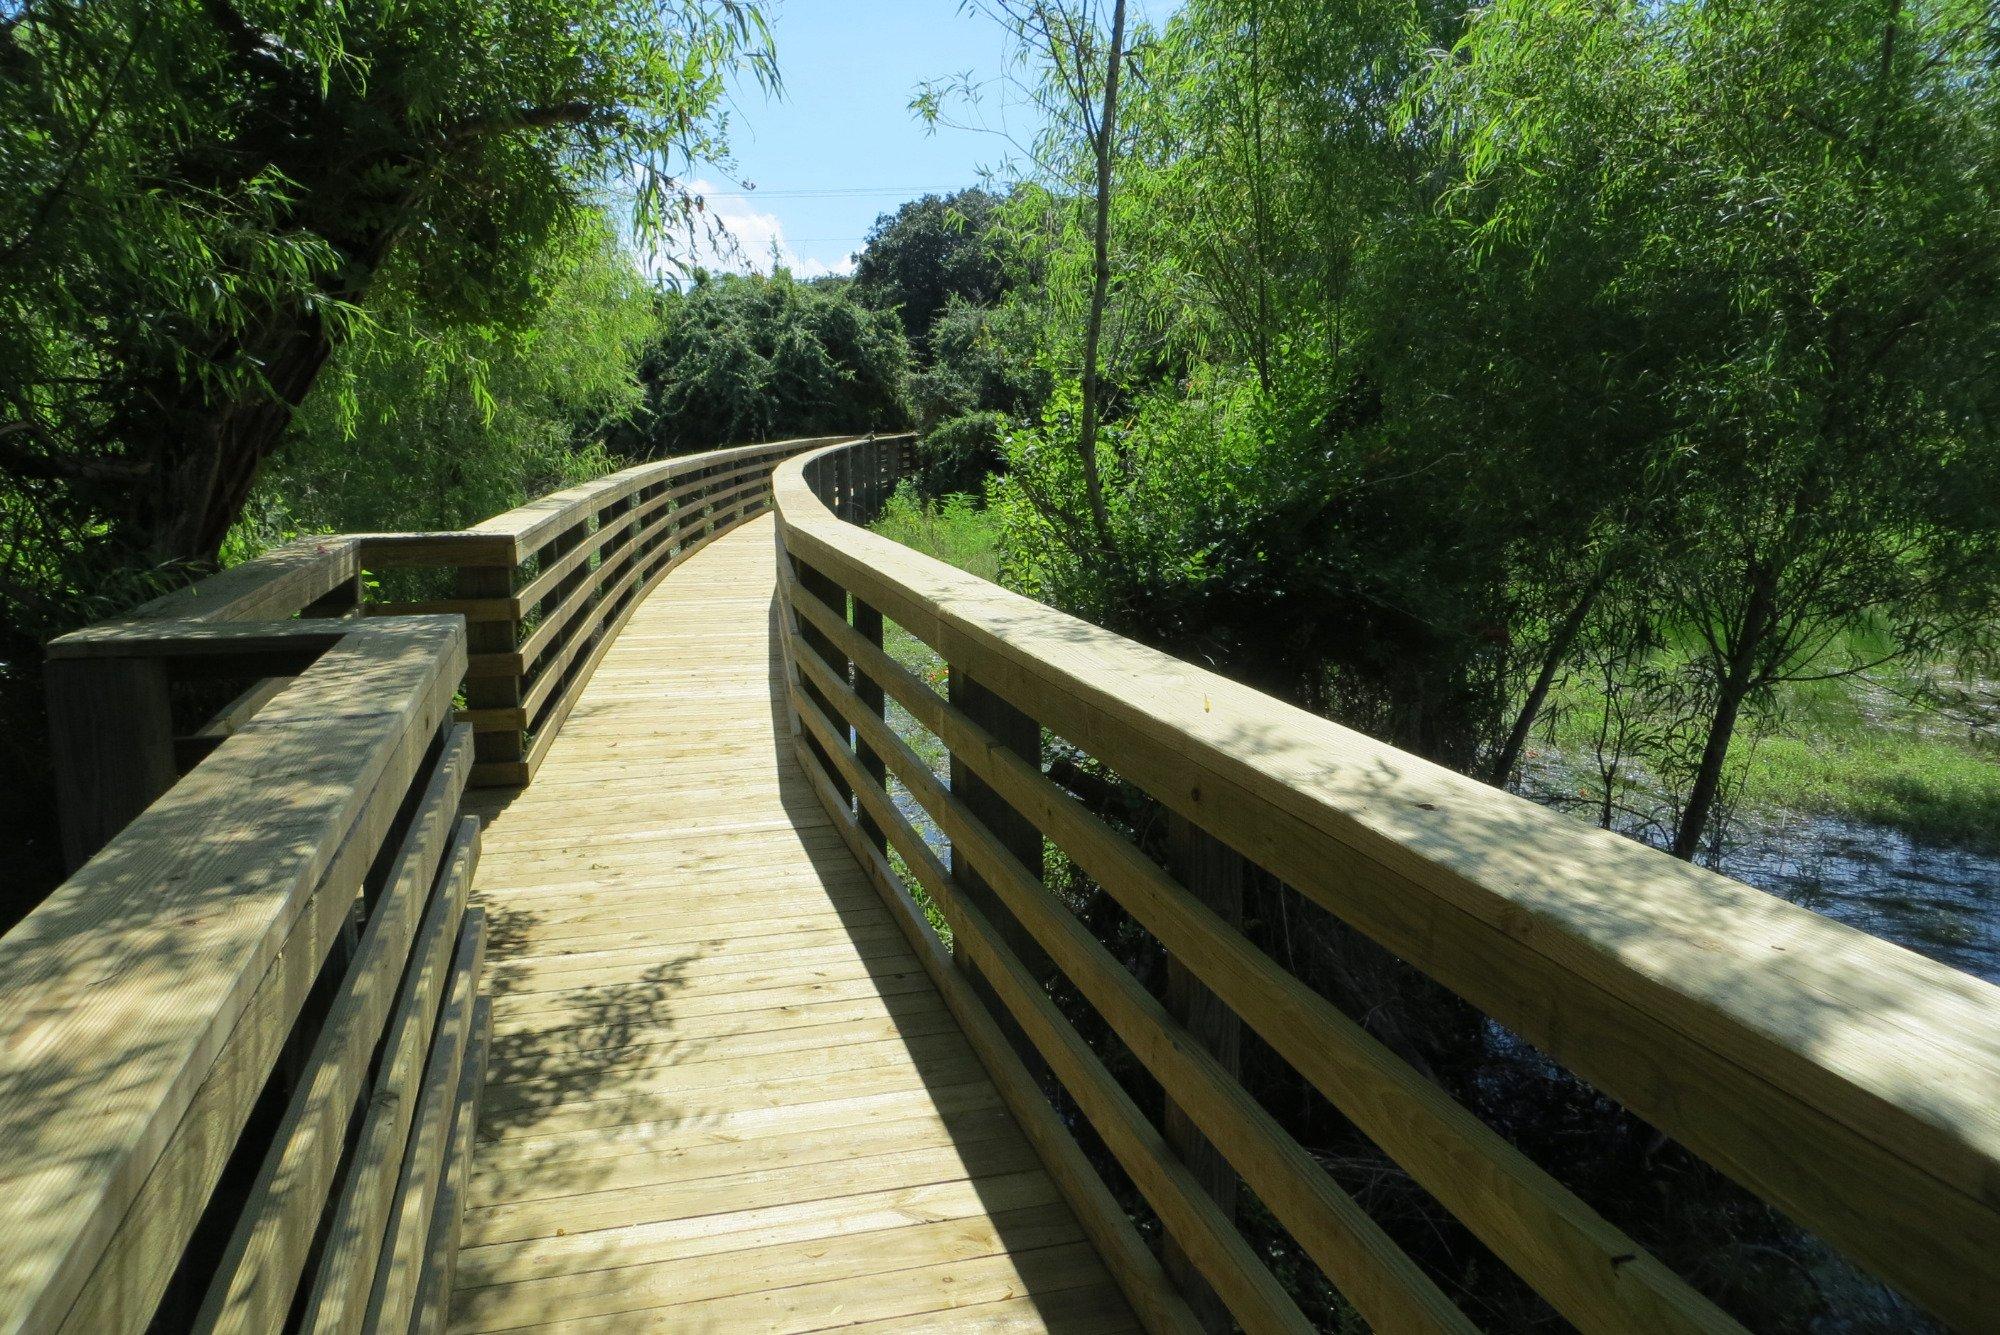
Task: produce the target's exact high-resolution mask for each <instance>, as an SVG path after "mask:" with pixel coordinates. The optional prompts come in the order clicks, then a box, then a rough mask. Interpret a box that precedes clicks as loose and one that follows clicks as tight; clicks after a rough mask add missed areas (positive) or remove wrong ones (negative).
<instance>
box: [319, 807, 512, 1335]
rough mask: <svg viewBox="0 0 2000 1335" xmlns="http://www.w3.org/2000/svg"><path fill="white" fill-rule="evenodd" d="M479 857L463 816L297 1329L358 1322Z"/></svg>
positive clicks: (330, 1328)
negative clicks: (299, 1325)
mask: <svg viewBox="0 0 2000 1335" xmlns="http://www.w3.org/2000/svg"><path fill="white" fill-rule="evenodd" d="M478 858H479V824H478V822H477V821H476V820H474V819H473V818H472V817H469V816H468V817H465V818H464V819H462V820H460V821H459V823H458V827H457V830H456V832H455V833H454V836H453V839H452V849H451V853H450V854H449V856H448V857H447V859H446V867H445V874H444V880H443V881H442V882H441V883H440V884H439V886H438V888H437V890H436V891H435V892H434V893H433V894H432V895H431V901H430V907H429V908H428V909H427V910H426V912H425V914H424V924H423V928H422V929H421V931H419V933H418V935H417V940H416V944H415V945H414V946H412V947H411V950H410V960H409V965H408V967H407V969H406V970H405V972H404V976H403V987H402V990H401V992H400V993H399V995H398V997H397V1000H396V1013H395V1015H394V1016H393V1017H392V1018H391V1020H390V1022H389V1033H388V1036H387V1038H386V1039H384V1042H383V1052H382V1060H381V1065H380V1073H379V1074H378V1076H377V1078H376V1081H375V1087H374V1091H373V1092H372V1093H371V1094H370V1096H369V1099H368V1107H367V1111H366V1113H365V1114H364V1116H363V1118H362V1123H361V1134H360V1138H359V1139H358V1141H357V1142H356V1145H355V1150H354V1154H353V1157H352V1158H351V1159H350V1161H349V1166H348V1171H347V1175H346V1179H345V1181H344V1182H343V1184H342V1186H341V1190H340V1196H339V1199H337V1200H336V1201H335V1202H334V1206H333V1210H332V1212H331V1214H330V1215H329V1224H328V1227H327V1232H326V1242H325V1246H324V1250H323V1251H322V1253H321V1255H320V1260H319V1265H318V1268H317V1269H316V1270H315V1271H314V1274H313V1277H312V1284H311V1287H310V1288H309V1289H308V1290H307V1294H306V1301H305V1306H304V1309H303V1310H304V1320H303V1322H302V1323H301V1329H303V1330H307V1331H312V1332H316V1335H354V1332H357V1331H359V1330H361V1329H362V1320H363V1317H364V1315H365V1313H366V1309H367V1305H368V1296H369V1293H370V1292H371V1290H372V1289H373V1286H374V1279H375V1272H376V1268H377V1265H378V1262H379V1259H380V1256H381V1250H382V1240H383V1237H384V1235H385V1233H386V1232H387V1229H388V1223H389V1215H390V1211H391V1209H392V1207H393V1204H394V1201H395V1197H396V1187H397V1175H398V1170H399V1168H400V1167H401V1165H402V1162H403V1155H404V1151H405V1147H406V1146H407V1144H408V1141H409V1132H410V1124H411V1122H412V1121H413V1120H414V1118H415V1114H416V1104H417V1099H416V1092H417V1091H418V1089H419V1088H420V1086H421V1085H422V1082H423V1064H424V1059H425V1057H426V1055H427V1054H428V1053H429V1052H430V1050H431V1039H432V1036H433V1034H434V1033H435V1031H436V1027H437V1020H438V1014H439V1012H440V1011H441V1010H442V1009H443V999H444V995H445V989H446V982H447V980H448V979H449V978H450V977H451V972H452V970H451V963H452V951H453V948H454V947H455V946H456V944H457V942H458V937H459V928H460V925H461V920H462V918H463V917H464V912H465V903H466V899H467V897H468V896H469V894H470V891H471V884H472V875H473V872H474V870H475V868H476V866H477V864H478Z"/></svg>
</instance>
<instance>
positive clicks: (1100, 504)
mask: <svg viewBox="0 0 2000 1335" xmlns="http://www.w3.org/2000/svg"><path fill="white" fill-rule="evenodd" d="M1124 58H1125V0H1117V3H1116V4H1114V5H1113V6H1112V11H1111V52H1110V58H1109V63H1108V66H1107V68H1106V70H1105V75H1104V108H1103V111H1102V113H1101V114H1100V115H1099V117H1098V121H1097V134H1096V135H1095V136H1094V139H1095V142H1094V143H1093V144H1092V145H1091V147H1092V149H1093V150H1094V152H1095V153H1096V156H1097V219H1096V226H1095V228H1094V229H1093V233H1094V234H1093V236H1092V239H1091V249H1092V256H1091V285H1090V314H1089V319H1088V321H1087V322H1086V324H1085V326H1084V333H1083V422H1082V426H1081V428H1080V430H1079V431H1078V434H1077V445H1076V448H1077V454H1078V458H1079V462H1080V463H1081V464H1082V465H1083V489H1084V495H1085V498H1086V499H1087V501H1088V503H1089V505H1090V523H1091V527H1092V528H1093V529H1095V530H1096V537H1097V541H1098V544H1099V546H1101V547H1103V548H1104V549H1106V550H1109V549H1110V547H1111V517H1110V515H1109V513H1108V512H1107V511H1106V510H1105V507H1104V481H1103V479H1102V478H1101V477H1100V476H1099V475H1098V470H1097V419H1098V416H1099V415H1100V414H1101V413H1102V411H1103V405H1102V403H1101V402H1100V400H1101V399H1102V397H1103V393H1102V387H1101V386H1100V384H1099V382H1098V346H1099V344H1100V343H1101V342H1102V341H1103V337H1104V307H1105V305H1106V303H1107V302H1108V301H1109V300H1110V295H1111V154H1112V148H1113V146H1114V145H1115V144H1116V142H1117V135H1118V74H1119V69H1120V66H1121V65H1122V64H1123V61H1124Z"/></svg>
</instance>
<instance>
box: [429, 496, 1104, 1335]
mask: <svg viewBox="0 0 2000 1335" xmlns="http://www.w3.org/2000/svg"><path fill="white" fill-rule="evenodd" d="M775 573H776V555H775V550H774V544H773V535H772V521H771V519H770V518H769V517H768V516H767V517H765V518H762V519H758V520H756V521H754V522H752V523H749V524H746V525H744V526H743V527H741V528H739V529H738V530H736V531H735V532H733V533H731V534H729V535H727V536H726V537H723V538H721V539H718V540H717V541H715V542H714V543H712V544H711V545H710V546H709V547H708V548H706V549H705V550H703V551H702V552H700V553H699V554H697V555H696V556H694V557H693V558H691V559H690V560H689V561H688V563H687V564H686V565H685V566H683V567H682V568H681V569H679V570H677V571H676V572H675V573H674V574H673V575H672V576H671V577H669V578H668V579H667V580H666V581H665V582H664V583H663V584H662V585H661V586H660V587H659V588H658V589H657V590H655V591H654V593H653V594H652V595H651V597H650V598H649V599H648V600H647V602H646V603H645V604H644V605H643V606H642V607H640V608H639V609H638V611H637V613H636V614H635V615H634V616H633V618H632V620H631V622H630V623H629V624H628V625H627V626H626V627H625V629H624V631H623V633H622V634H621V635H620V636H619V638H618V640H617V642H616V643H615V644H614V645H613V646H612V648H611V650H610V652H609V653H608V654H607V655H606V657H605V659H604V662H603V663H602V664H601V665H600V667H599V668H598V670H597V673H596V675H595V677H594V678H593V679H592V681H591V683H590V686H589V688H588V689H587V691H586V692H585V694H584V696H583V698H582V700H581V701H580V702H579V704H578V706H577V708H576V710H575V712H574V713H573V714H572V715H571V716H570V718H569V720H568V722H567V723H566V724H565V725H564V728H563V731H562V734H561V736H560V737H559V738H558V739H557V741H556V743H555V745H554V746H553V748H552V749H551V750H550V752H549V756H548V759H547V761H546V762H545V763H544V765H543V766H542V769H541V771H540V773H539V774H538V775H537V777H536V779H535V782H534V784H533V785H532V786H531V787H529V788H528V789H526V790H524V791H522V792H521V793H519V794H518V795H512V796H511V797H490V798H488V799H487V800H486V801H485V802H484V803H483V804H482V803H475V804H474V805H475V806H476V807H478V808H479V809H480V810H481V814H483V815H486V816H487V817H488V818H489V825H488V829H487V833H486V839H485V853H484V856H483V857H482V860H481V863H480V868H479V875H478V881H477V885H478V893H479V898H480V901H481V902H482V903H483V904H484V906H485V908H486V912H487V915H488V919H489V924H490V930H491V937H490V944H489V947H488V955H487V959H488V966H487V967H488V970H489V972H490V974H491V977H492V979H493V988H494V994H495V996H494V1013H493V1015H494V1023H493V1030H494V1038H493V1055H492V1066H491V1073H490V1075H489V1077H488V1083H487V1088H486V1094H485V1099H484V1103H483V1108H482V1114H481V1134H480V1139H479V1143H478V1146H477V1149H476V1151H475V1162H474V1172H473V1181H472V1184H471V1187H470V1195H469V1200H468V1208H467V1210H466V1213H465V1221H464V1233H463V1240H462V1246H463V1252H462V1254H461V1256H460V1259H459V1263H458V1274H457V1280H456V1285H455V1290H454V1293H455V1298H454V1304H453V1307H454V1310H453V1328H454V1329H457V1330H464V1331H484V1330H508V1329H518V1328H522V1327H560V1328H561V1329H564V1330H603V1331H619V1332H625V1331H637V1330H673V1331H689V1330H729V1331H734V1330H758V1331H764V1330H787V1331H793V1330H796V1331H803V1330H817V1329H823V1328H828V1327H840V1326H858V1327H862V1328H866V1329H871V1330H880V1329H890V1328H894V1329H951V1330H954V1331H962V1330H1003V1329H1004V1330H1043V1329H1061V1330H1071V1331H1091V1332H1099V1331H1116V1330H1125V1329H1130V1328H1134V1323H1133V1321H1132V1318H1131V1315H1130V1313H1129V1311H1128V1310H1127V1308H1126V1306H1125V1303H1124V1301H1123V1299H1122V1298H1121V1296H1120V1295H1119V1293H1118V1291H1117V1288H1116V1287H1115V1285H1114V1284H1113V1283H1112V1281H1111V1279H1110V1276H1109V1275H1108V1274H1107V1273H1106V1272H1105V1270H1104V1268H1103V1266H1102V1265H1101V1264H1100V1262H1099V1261H1098V1258H1097V1256H1096V1254H1095V1253H1094V1252H1093V1251H1092V1249H1091V1247H1090V1245H1089V1244H1088V1243H1087V1242H1085V1241H1084V1239H1083V1234H1082V1231H1081V1230H1080V1229H1079V1227H1078V1225H1077V1223H1076V1220H1075V1218H1074V1217H1073V1216H1072V1215H1071V1213H1070V1211H1069V1208H1068V1207H1067V1206H1066V1205H1065V1204H1064V1203H1063V1201H1062V1198H1061V1197H1060V1195H1059V1194H1058V1192H1057V1190H1056V1188H1055V1186H1054V1185H1053V1183H1052V1182H1051V1181H1050V1180H1049V1177H1048V1176H1047V1174H1046V1173H1045V1172H1044V1171H1043V1169H1042V1167H1041V1164H1040V1163H1039V1161H1038V1160H1037V1159H1036V1158H1035V1156H1034V1153H1033V1152H1032V1151H1031V1149H1030V1148H1029V1146H1028V1144H1027V1142H1026V1141H1025V1140H1024V1139H1023V1137H1022V1135H1021V1133H1020V1131H1019V1130H1018V1129H1017V1128H1016V1126H1015V1125H1014V1123H1013V1121H1012V1119H1011V1117H1010V1116H1009V1115H1008V1113H1007V1111H1006V1109H1005V1108H1004V1107H1003V1106H1002V1104H1001V1102H1000V1098H999V1095H998V1094H997V1093H996V1092H995V1090H994V1088H993V1086H992V1084H991V1083H990V1081H989V1080H988V1079H987V1077H986V1074H985V1072H984V1070H983V1069H982V1068H981V1067H980V1065H979V1063H978V1061H977V1060H976V1059H975V1057H974V1056H973V1053H972V1050H971V1049H970V1047H969V1046H968V1045H967V1043H966V1041H965V1039H964V1038H963V1037H962V1036H961V1035H960V1033H959V1031H958V1029H957V1027H956V1025H955V1023H954V1021H953V1019H952V1017H951V1015H950V1012H949V1011H948V1010H947V1009H946V1008H945V1005H944V1002H943V1000H942V998H940V997H939V995H938V994H937V992H936V990H935V988H934V987H933V986H932V984H931V982H930V981H929V979H928V978H927V977H926V976H925V974H924V972H923V969H922V967H921V966H920V964H919V963H918V961H917V959H916V957H915V956H914V955H913V954H912V953H911V951H910V948H909V946H908V944H907V943H906V942H905V941H904V939H903V937H902V936H901V934H900V933H899V932H898V930H897V928H896V925H895V923H894V922H893V921H892V919H891V918H890V916H889V913H888V911H887V909H886V908H885V907H884V906H883V904H882V902H881V900H880V898H879V897H878V895H877V892H876V891H875V889H874V888H873V887H872V886H871V885H870V883H869V882H868V879H867V878H866V876H865V875H864V874H863V872H862V871H861V869H860V867H859V866H858V865H857V864H856V863H855V862H854V860H853V858H852V856H851V855H850V854H849V853H848V851H847V850H846V848H845V847H844V846H843V845H842V844H841V842H840V839H839V837H838V835H837V834H836V832H835V830H834V828H833V826H832V824H831V822H830V821H829V820H828V818H827V816H826V814H825V812H824V811H823V810H822V809H821V808H820V806H819V804H818V802H817V800H816V799H815V797H814V795H813V792H812V789H811V787H810V786H809V784H808V783H807V780H806V777H805V775H804V774H803V773H802V772H801V771H800V769H799V768H798V765H797V762H796V761H795V759H794V758H793V756H792V752H791V747H790V744H789V728H790V724H789V720H788V717H787V711H786V708H785V705H784V669H783V665H782V663H781V662H780V660H779V650H778V645H777V640H776V636H775V630H776V616H777V611H776V605H775V603H774V581H775Z"/></svg>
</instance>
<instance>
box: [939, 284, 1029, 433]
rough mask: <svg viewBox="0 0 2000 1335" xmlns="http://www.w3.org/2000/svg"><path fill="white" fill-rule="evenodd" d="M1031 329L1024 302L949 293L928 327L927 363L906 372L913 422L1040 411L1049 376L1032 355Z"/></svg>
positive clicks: (1025, 414) (1024, 415)
mask: <svg viewBox="0 0 2000 1335" xmlns="http://www.w3.org/2000/svg"><path fill="white" fill-rule="evenodd" d="M1037 334H1038V325H1037V321H1036V320H1035V318H1034V313H1033V312H1032V311H1031V310H1029V308H1028V307H1026V306H1025V305H1022V304H1019V303H1008V304H1003V305H999V306H975V305H972V304H971V303H970V302H967V301H965V300H963V299H961V298H958V297H954V298H953V299H952V301H951V303H950V304H949V305H948V306H946V307H945V310H944V313H943V314H942V315H940V316H939V317H938V320H937V323H936V324H935V325H933V326H932V327H931V332H930V349H929V360H928V362H927V364H926V365H925V366H924V367H923V368H922V369H921V370H919V371H917V372H916V373H915V374H913V375H912V376H911V377H910V390H909V392H910V401H911V408H912V410H913V411H914V413H915V415H916V419H917V423H918V425H919V426H920V427H921V428H922V429H923V430H925V431H929V430H931V429H932V428H933V427H934V426H936V425H937V424H938V423H941V422H945V421H947V420H949V419H951V418H954V417H963V416H965V415H966V414H968V413H982V412H993V413H999V414H1002V415H1003V416H1005V417H1008V418H1012V419H1015V420H1020V421H1032V420H1034V419H1035V418H1037V417H1039V416H1041V412H1042V405H1043V404H1044V403H1045V402H1047V400H1048V395H1049V385H1050V379H1051V378H1050V375H1049V372H1048V369H1047V368H1046V367H1045V366H1044V365H1042V363H1041V362H1040V361H1039V359H1038V356H1037V353H1038V347H1037V343H1038V339H1037Z"/></svg>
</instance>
